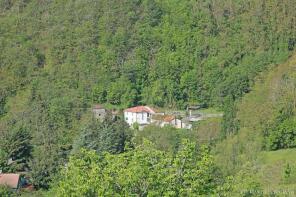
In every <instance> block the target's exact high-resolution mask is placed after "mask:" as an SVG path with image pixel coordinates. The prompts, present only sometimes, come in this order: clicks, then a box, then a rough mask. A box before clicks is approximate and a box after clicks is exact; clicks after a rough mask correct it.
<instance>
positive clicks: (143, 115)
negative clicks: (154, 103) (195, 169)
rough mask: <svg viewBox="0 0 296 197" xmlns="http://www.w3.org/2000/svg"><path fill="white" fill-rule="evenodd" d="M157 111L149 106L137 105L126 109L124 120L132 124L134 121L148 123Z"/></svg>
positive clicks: (142, 123)
mask: <svg viewBox="0 0 296 197" xmlns="http://www.w3.org/2000/svg"><path fill="white" fill-rule="evenodd" d="M156 113H157V112H156V111H155V110H154V109H152V108H151V107H148V106H137V107H132V108H128V109H126V110H124V120H125V121H126V122H127V123H128V124H129V125H130V126H132V125H133V124H134V123H138V124H139V125H148V124H150V123H151V118H152V115H154V114H156Z"/></svg>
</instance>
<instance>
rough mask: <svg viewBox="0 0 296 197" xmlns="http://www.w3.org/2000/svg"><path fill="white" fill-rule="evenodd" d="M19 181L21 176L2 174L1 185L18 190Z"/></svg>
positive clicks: (0, 177) (0, 176)
mask: <svg viewBox="0 0 296 197" xmlns="http://www.w3.org/2000/svg"><path fill="white" fill-rule="evenodd" d="M19 179H20V175H19V174H0V185H6V186H8V187H10V188H13V189H17V188H18V183H19Z"/></svg>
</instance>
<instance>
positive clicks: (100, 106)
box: [94, 105, 104, 109]
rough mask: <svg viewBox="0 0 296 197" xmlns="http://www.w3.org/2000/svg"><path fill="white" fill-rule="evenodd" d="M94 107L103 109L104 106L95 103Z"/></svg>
mask: <svg viewBox="0 0 296 197" xmlns="http://www.w3.org/2000/svg"><path fill="white" fill-rule="evenodd" d="M94 109H104V107H103V106H102V105H95V106H94Z"/></svg>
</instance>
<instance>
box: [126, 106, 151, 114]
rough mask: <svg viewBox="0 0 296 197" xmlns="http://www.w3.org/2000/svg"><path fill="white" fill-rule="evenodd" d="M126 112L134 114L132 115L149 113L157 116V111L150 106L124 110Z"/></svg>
mask: <svg viewBox="0 0 296 197" xmlns="http://www.w3.org/2000/svg"><path fill="white" fill-rule="evenodd" d="M124 111H125V112H132V113H141V112H147V113H151V114H155V113H156V111H155V110H154V109H152V108H151V107H148V106H137V107H132V108H128V109H126V110H124Z"/></svg>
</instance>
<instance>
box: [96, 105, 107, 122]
mask: <svg viewBox="0 0 296 197" xmlns="http://www.w3.org/2000/svg"><path fill="white" fill-rule="evenodd" d="M92 111H93V114H94V117H95V118H96V119H99V120H103V119H104V118H105V117H106V115H107V110H106V109H105V108H104V107H103V106H102V105H95V106H94V107H93V110H92Z"/></svg>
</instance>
